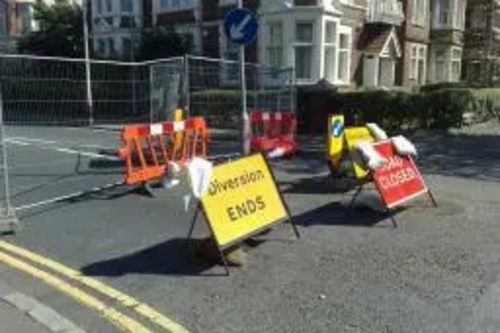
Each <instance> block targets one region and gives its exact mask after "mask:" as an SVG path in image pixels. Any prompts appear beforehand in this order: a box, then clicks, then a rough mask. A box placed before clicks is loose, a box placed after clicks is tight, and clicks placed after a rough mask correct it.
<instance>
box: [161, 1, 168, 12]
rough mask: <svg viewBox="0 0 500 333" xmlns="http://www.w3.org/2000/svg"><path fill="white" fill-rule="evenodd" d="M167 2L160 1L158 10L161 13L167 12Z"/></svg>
mask: <svg viewBox="0 0 500 333" xmlns="http://www.w3.org/2000/svg"><path fill="white" fill-rule="evenodd" d="M168 1H169V0H160V10H161V11H162V12H166V11H168Z"/></svg>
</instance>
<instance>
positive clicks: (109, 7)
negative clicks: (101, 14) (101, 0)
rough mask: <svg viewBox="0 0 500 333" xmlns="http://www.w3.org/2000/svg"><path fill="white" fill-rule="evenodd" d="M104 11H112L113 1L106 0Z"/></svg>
mask: <svg viewBox="0 0 500 333" xmlns="http://www.w3.org/2000/svg"><path fill="white" fill-rule="evenodd" d="M106 11H108V12H111V11H113V3H112V2H111V0H106Z"/></svg>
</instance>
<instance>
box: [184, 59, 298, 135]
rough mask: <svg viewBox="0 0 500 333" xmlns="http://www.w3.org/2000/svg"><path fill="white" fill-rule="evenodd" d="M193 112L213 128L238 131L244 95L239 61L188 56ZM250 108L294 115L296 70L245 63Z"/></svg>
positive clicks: (189, 85)
mask: <svg viewBox="0 0 500 333" xmlns="http://www.w3.org/2000/svg"><path fill="white" fill-rule="evenodd" d="M187 67H188V70H187V72H188V76H189V77H188V87H187V90H186V94H187V96H188V104H189V108H190V112H191V113H192V114H195V115H201V116H203V117H205V118H206V119H207V121H208V123H209V125H210V126H211V127H212V128H219V129H235V125H236V124H239V123H240V118H241V99H242V93H241V89H240V82H239V64H238V62H237V61H232V60H224V59H212V58H206V57H194V56H189V57H187ZM245 71H246V87H247V107H248V109H249V110H251V109H253V108H258V109H261V110H264V111H270V112H273V111H291V112H295V79H294V78H295V75H294V70H293V68H275V67H269V66H264V65H260V64H253V63H247V64H245Z"/></svg>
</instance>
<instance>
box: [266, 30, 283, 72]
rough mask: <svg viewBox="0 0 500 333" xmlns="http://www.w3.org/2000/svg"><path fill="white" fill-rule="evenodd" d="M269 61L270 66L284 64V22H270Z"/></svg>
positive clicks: (267, 46)
mask: <svg viewBox="0 0 500 333" xmlns="http://www.w3.org/2000/svg"><path fill="white" fill-rule="evenodd" d="M266 48H267V52H266V53H267V63H268V64H269V65H270V66H275V67H282V64H283V24H282V23H281V22H272V23H269V24H268V40H267V45H266Z"/></svg>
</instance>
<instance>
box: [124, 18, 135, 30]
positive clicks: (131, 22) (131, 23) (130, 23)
mask: <svg viewBox="0 0 500 333" xmlns="http://www.w3.org/2000/svg"><path fill="white" fill-rule="evenodd" d="M120 28H129V29H130V28H136V22H135V18H134V16H132V15H122V16H121V17H120Z"/></svg>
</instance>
